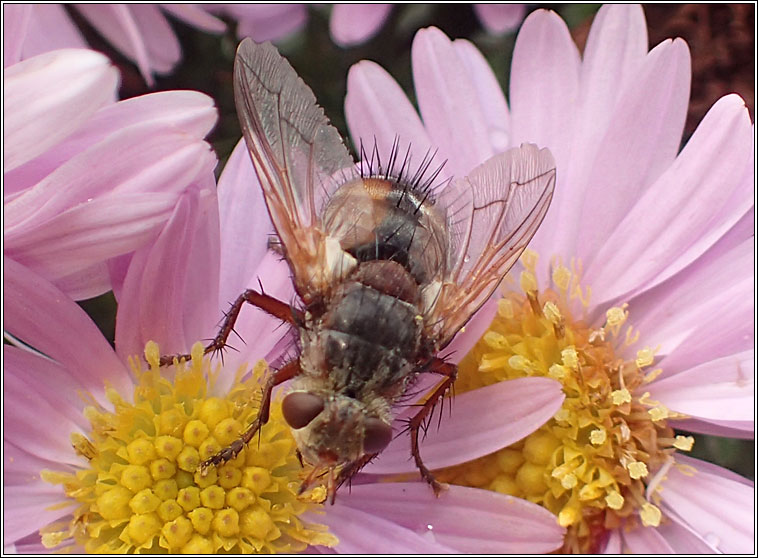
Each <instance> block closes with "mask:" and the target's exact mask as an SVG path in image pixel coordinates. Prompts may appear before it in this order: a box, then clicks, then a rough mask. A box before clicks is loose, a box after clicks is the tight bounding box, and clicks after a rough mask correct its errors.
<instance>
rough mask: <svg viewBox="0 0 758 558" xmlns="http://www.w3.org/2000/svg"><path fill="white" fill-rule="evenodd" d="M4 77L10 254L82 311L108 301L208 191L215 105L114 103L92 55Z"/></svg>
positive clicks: (171, 94) (103, 64)
mask: <svg viewBox="0 0 758 558" xmlns="http://www.w3.org/2000/svg"><path fill="white" fill-rule="evenodd" d="M7 7H8V6H5V7H4V8H7ZM3 76H4V89H3V100H4V127H3V141H4V147H3V186H4V191H3V194H4V198H3V204H4V205H3V213H4V217H5V218H4V221H3V237H4V253H5V255H6V257H8V258H11V259H13V260H15V261H16V262H18V263H20V264H23V265H24V266H26V267H28V268H29V269H31V270H33V271H35V273H37V274H40V275H43V276H44V277H46V278H47V279H48V280H50V281H52V282H53V283H54V284H55V285H56V286H57V287H58V288H59V289H61V290H62V291H64V292H65V293H67V294H68V295H69V296H72V297H74V298H76V299H84V298H90V297H93V296H96V295H99V294H102V293H104V292H106V291H108V290H110V289H111V288H113V287H114V284H118V283H119V281H120V279H119V277H121V275H122V268H123V265H122V264H123V263H125V262H126V261H127V260H128V258H129V256H130V254H131V253H132V252H133V251H134V250H135V249H136V248H138V247H139V246H141V245H143V244H145V243H146V242H149V241H150V240H151V239H152V238H153V237H154V236H155V234H156V232H157V230H158V229H159V228H160V227H161V226H162V224H163V223H165V221H166V220H167V219H168V218H169V216H170V215H171V213H172V211H173V209H174V206H175V205H176V203H177V201H178V199H179V197H180V195H181V193H182V192H183V191H184V190H186V189H187V188H190V187H194V185H196V184H198V183H202V182H207V181H208V180H210V181H211V182H212V181H213V168H214V167H215V164H216V157H215V155H214V153H213V152H212V151H211V149H210V146H209V145H208V144H207V143H206V142H205V141H204V140H203V138H204V136H205V135H206V134H207V133H208V132H209V131H210V129H211V128H212V127H213V126H214V124H215V122H216V110H215V107H214V106H213V101H212V100H211V99H210V98H209V97H207V96H206V95H203V94H201V93H198V92H194V91H167V92H163V93H155V94H151V95H145V96H142V97H136V98H133V99H129V100H126V101H120V102H116V95H117V89H118V81H119V75H118V72H117V71H116V69H115V68H114V67H113V66H112V65H111V63H110V62H109V61H108V59H107V58H106V57H105V56H103V55H102V54H99V53H96V52H94V51H91V50H82V49H63V50H55V51H51V52H46V53H44V54H40V55H38V56H34V57H32V58H28V59H26V60H23V61H21V62H18V63H16V64H13V65H11V66H8V67H6V68H5V69H4V71H3Z"/></svg>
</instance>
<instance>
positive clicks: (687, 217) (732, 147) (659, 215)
mask: <svg viewBox="0 0 758 558" xmlns="http://www.w3.org/2000/svg"><path fill="white" fill-rule="evenodd" d="M752 136H753V131H752V129H751V125H750V117H749V115H748V113H747V109H746V108H745V104H744V101H743V100H742V99H741V98H740V97H738V96H737V95H730V96H727V97H723V98H722V99H721V100H720V101H718V102H717V103H716V104H715V105H714V106H713V108H712V109H711V110H710V111H709V112H708V114H707V115H706V116H705V118H704V119H703V122H702V123H701V124H700V126H699V127H698V129H697V130H696V131H695V133H694V135H693V136H692V138H691V139H690V141H689V142H688V143H687V145H686V146H685V148H684V150H683V151H682V153H681V155H680V156H679V157H678V158H677V160H676V161H675V162H674V164H673V165H671V167H670V168H669V169H668V170H667V171H666V172H665V173H664V174H663V175H662V176H661V177H660V178H659V179H658V180H657V181H656V182H655V184H653V186H651V187H650V188H649V189H648V190H647V191H646V192H645V193H644V194H642V196H641V198H640V199H639V200H638V201H637V202H636V203H635V204H634V207H632V208H631V209H629V210H627V213H626V215H625V216H624V217H623V219H622V220H621V222H620V223H618V224H617V225H616V227H615V229H614V230H612V231H611V234H610V237H609V238H608V239H607V240H606V241H605V242H604V244H603V246H602V247H601V248H600V251H599V252H598V254H597V256H596V257H595V259H594V260H593V262H594V264H592V265H589V266H588V267H587V268H586V272H585V278H586V281H587V282H588V283H589V284H591V285H592V293H593V299H595V298H597V301H598V303H600V302H601V301H604V300H610V299H614V298H616V297H617V296H619V295H622V294H624V293H628V292H630V291H637V292H639V291H640V290H642V289H643V288H649V287H650V286H652V285H651V280H652V279H654V280H655V281H656V282H660V281H662V280H665V279H667V278H668V277H671V276H672V275H673V274H675V273H676V272H677V271H680V270H681V269H683V268H684V267H685V266H686V265H688V264H690V263H692V261H693V260H695V259H696V258H697V257H698V256H700V255H701V254H702V253H703V252H705V251H706V250H707V248H708V247H709V246H711V245H712V244H713V243H714V242H715V241H716V240H718V239H719V238H720V237H721V236H722V235H723V234H724V233H725V232H726V231H728V230H729V229H730V228H731V227H732V226H733V225H734V224H735V223H736V222H737V221H738V220H739V218H740V217H741V216H742V215H744V214H745V212H746V211H747V210H748V209H749V208H750V206H751V204H752V203H753V195H752V169H753V166H754V160H753V145H752V141H751V137H752ZM748 175H749V176H750V177H751V180H749V181H748V180H745V181H741V178H742V177H743V176H748ZM614 189H615V188H614ZM738 190H739V193H740V195H739V198H738V199H737V200H735V201H736V204H735V205H734V206H733V207H727V202H728V201H729V200H730V198H731V197H733V196H734V194H736V193H737V191H738ZM604 207H605V206H604ZM620 269H621V270H624V272H623V273H619V272H618V271H619V270H620Z"/></svg>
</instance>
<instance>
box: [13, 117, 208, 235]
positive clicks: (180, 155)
mask: <svg viewBox="0 0 758 558" xmlns="http://www.w3.org/2000/svg"><path fill="white" fill-rule="evenodd" d="M115 153H118V157H115V156H114V154H115ZM215 162H216V158H215V155H214V154H213V152H212V151H211V150H210V147H209V146H208V144H207V143H205V142H204V141H202V140H200V139H196V138H193V137H191V136H188V135H186V134H184V133H180V132H178V131H171V130H167V129H166V127H165V126H163V125H162V124H160V123H145V124H141V125H139V126H133V127H130V128H126V129H124V130H122V131H121V132H119V133H116V134H112V135H111V136H109V137H108V138H107V139H106V140H104V141H102V142H99V143H97V144H96V145H94V146H93V147H91V148H90V149H88V150H87V151H85V152H83V153H80V154H79V155H77V156H76V157H73V158H72V159H70V160H69V161H67V162H66V163H65V164H63V165H61V166H60V167H58V168H57V169H56V170H55V171H54V172H53V173H51V174H50V175H48V176H47V177H45V178H44V179H43V180H42V181H41V182H39V183H38V184H37V185H35V186H34V187H33V188H31V189H29V190H27V191H25V192H24V193H23V194H22V195H20V196H18V197H16V198H15V199H13V200H12V201H10V202H8V203H6V204H5V214H6V223H5V235H6V241H7V242H11V239H15V238H16V237H17V236H18V235H21V234H24V233H26V232H28V230H29V229H31V228H33V227H36V226H39V224H41V223H43V222H45V221H46V220H48V219H51V218H52V217H54V216H56V215H57V214H59V213H61V212H63V211H64V210H66V209H69V208H71V207H74V206H76V205H78V204H81V203H86V202H89V201H90V200H91V199H94V198H97V197H100V196H103V195H104V194H108V193H110V194H116V193H119V194H122V193H123V194H127V193H129V194H136V193H143V192H165V193H171V192H174V193H178V192H181V191H182V190H184V189H185V188H186V187H187V185H188V183H190V182H191V181H192V180H194V179H195V178H196V177H197V176H198V175H201V174H203V173H207V172H210V170H211V169H212V168H213V166H214V165H215ZM61 184H66V188H61Z"/></svg>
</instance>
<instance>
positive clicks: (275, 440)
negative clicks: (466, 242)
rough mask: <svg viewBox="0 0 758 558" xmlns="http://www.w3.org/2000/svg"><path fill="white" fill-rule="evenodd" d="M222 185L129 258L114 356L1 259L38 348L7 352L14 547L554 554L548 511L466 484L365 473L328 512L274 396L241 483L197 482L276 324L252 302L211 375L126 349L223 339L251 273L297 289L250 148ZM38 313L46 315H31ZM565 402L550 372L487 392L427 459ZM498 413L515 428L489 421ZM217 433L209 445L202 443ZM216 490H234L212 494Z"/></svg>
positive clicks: (472, 448) (519, 431) (38, 281)
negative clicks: (442, 485) (434, 484)
mask: <svg viewBox="0 0 758 558" xmlns="http://www.w3.org/2000/svg"><path fill="white" fill-rule="evenodd" d="M215 195H216V194H215V191H214V189H213V188H212V187H208V188H203V189H200V188H198V189H193V190H189V191H187V192H185V193H184V194H182V197H181V200H180V202H179V203H178V204H177V205H176V207H175V209H174V211H173V213H172V215H171V218H170V219H169V220H168V221H167V222H166V223H165V226H164V227H163V228H162V230H161V233H160V235H159V236H158V238H157V240H156V241H155V242H154V243H152V244H149V245H146V246H144V247H142V248H140V249H138V250H136V252H135V253H134V255H133V256H132V257H131V259H130V262H129V266H128V268H127V271H126V273H125V278H124V281H123V287H122V288H121V291H120V297H119V313H118V320H117V331H116V349H115V351H114V350H113V349H111V347H110V346H109V345H108V344H107V342H106V341H105V340H104V339H103V338H102V336H101V335H100V333H99V332H98V331H97V328H96V327H95V325H94V324H93V323H92V322H90V321H89V319H88V318H87V317H86V315H85V314H84V313H83V312H82V311H81V309H80V308H79V307H78V306H77V305H76V304H74V303H73V302H72V301H70V300H69V299H68V298H67V297H66V296H65V295H64V294H63V293H62V292H60V291H59V290H58V289H57V288H56V287H55V286H53V285H52V284H50V283H49V282H48V281H47V280H45V279H44V278H42V277H41V276H39V275H37V274H36V273H34V272H33V271H31V270H29V269H28V268H25V267H24V266H22V265H21V264H18V263H16V262H14V261H13V260H10V259H8V258H6V260H5V269H6V284H5V294H4V296H5V310H6V314H5V318H6V328H7V330H8V331H9V333H10V334H11V335H12V336H13V338H15V339H19V340H21V341H23V342H24V343H25V344H26V345H28V346H29V347H33V348H34V349H36V350H37V351H40V353H37V352H33V351H31V350H29V349H28V348H27V347H25V346H19V347H16V346H8V345H6V347H5V348H4V356H5V359H6V367H5V377H6V384H5V385H6V392H5V407H4V409H5V410H4V417H5V430H4V444H5V451H4V455H5V457H4V472H5V479H6V485H5V491H6V501H5V505H6V507H5V515H4V517H5V519H4V527H5V534H6V537H7V539H8V541H9V544H12V545H13V546H12V548H13V549H14V550H16V551H19V552H31V551H35V552H39V551H44V550H46V548H43V546H42V545H40V540H41V541H42V542H43V543H44V544H45V545H46V546H47V547H50V546H56V545H73V546H70V547H69V546H66V548H71V549H72V550H75V551H81V550H82V549H85V550H88V551H90V552H102V551H105V550H109V551H115V550H122V551H129V550H138V549H142V550H150V549H154V550H157V549H158V546H153V545H159V546H160V548H162V549H166V548H168V549H170V550H172V551H178V550H183V551H187V552H192V553H199V552H207V551H215V550H218V549H219V548H220V546H218V545H220V544H222V543H221V542H219V541H222V540H223V541H226V542H223V544H226V545H227V546H225V547H224V548H226V549H228V550H229V549H231V550H232V551H237V552H241V551H251V550H253V549H257V550H262V551H267V552H274V551H278V552H292V551H297V550H302V549H303V548H304V547H305V543H309V544H312V545H314V546H316V547H318V546H323V545H327V546H330V545H334V544H335V543H337V540H338V541H339V544H338V545H337V546H336V550H337V551H343V552H364V553H365V552H376V551H386V552H422V551H423V552H429V551H433V552H452V551H458V552H461V551H472V552H473V551H478V552H485V551H488V550H492V549H496V548H498V549H502V548H504V549H508V550H511V551H513V552H546V551H549V550H551V549H554V548H556V547H557V546H558V545H560V543H561V540H562V536H563V532H564V530H563V529H562V528H561V527H559V526H558V525H557V524H556V522H555V517H554V516H553V515H552V514H550V513H549V512H547V511H546V510H544V509H542V508H540V507H539V506H536V505H534V504H531V503H529V502H526V501H523V500H519V499H517V498H512V497H508V496H503V495H499V494H496V493H493V492H487V491H481V490H476V489H470V488H465V487H451V488H450V490H449V491H447V492H446V493H445V494H443V495H442V496H441V498H440V499H439V500H438V499H436V498H435V497H434V495H433V493H432V491H431V489H430V488H429V487H428V486H427V485H426V483H423V482H394V483H382V484H372V483H371V482H370V478H371V477H370V476H369V475H365V476H364V477H363V479H357V480H360V481H361V483H362V484H360V485H355V486H353V490H352V493H351V492H350V491H349V490H348V489H347V487H344V488H343V490H341V491H340V493H339V494H338V497H337V503H336V505H334V506H320V505H317V504H313V503H308V502H307V501H303V500H302V499H298V498H297V497H296V490H297V487H298V486H299V483H300V479H299V477H300V475H301V469H300V466H299V465H298V463H297V460H296V458H295V456H294V446H293V440H292V438H291V436H290V435H289V429H288V428H287V427H286V424H285V423H284V421H283V418H282V416H281V412H280V411H279V410H278V406H277V404H275V405H274V407H273V410H272V417H271V420H270V421H269V423H267V425H266V426H265V427H264V428H263V430H262V433H261V436H262V437H261V442H260V450H257V449H255V450H254V449H253V448H252V447H251V448H250V449H249V450H247V454H246V455H245V456H243V457H241V458H239V459H241V460H242V464H241V465H240V467H239V468H240V470H241V472H240V473H239V474H240V475H242V476H241V477H240V478H241V480H240V478H238V477H236V476H235V475H237V474H238V473H233V472H231V469H230V468H229V467H231V466H232V465H231V464H230V465H229V466H226V468H225V469H224V470H223V471H221V470H219V473H218V474H223V475H225V476H223V479H228V480H222V479H220V480H218V484H213V486H209V483H211V482H213V480H210V481H205V480H204V477H198V476H197V475H195V476H194V477H193V475H192V474H191V472H193V471H194V470H195V468H196V466H197V461H198V459H200V458H204V456H206V455H208V454H210V453H213V452H215V451H217V449H214V447H215V446H214V445H213V444H214V443H215V444H216V445H218V443H226V442H224V441H223V440H224V438H223V437H224V436H226V435H227V434H225V432H227V433H229V432H232V431H234V432H235V434H234V436H236V435H237V434H236V432H238V431H239V428H240V424H242V423H245V422H247V421H249V420H250V419H251V417H252V414H251V413H254V412H255V406H254V405H248V404H247V402H249V401H250V400H251V399H254V398H255V397H256V396H257V394H258V393H259V384H257V383H256V381H255V378H250V374H246V376H247V378H248V379H242V380H240V378H241V376H242V375H243V374H244V373H245V371H249V370H250V367H249V366H246V367H244V368H239V366H240V365H242V364H244V363H246V362H247V363H250V364H251V365H252V363H255V362H256V361H257V360H258V359H259V358H262V357H268V358H269V359H274V358H276V357H277V355H280V354H281V351H282V347H281V343H280V340H281V337H282V331H281V330H280V329H279V330H278V329H277V328H278V327H279V325H280V324H279V323H278V322H277V320H274V319H272V318H270V317H267V316H265V315H263V314H262V313H261V312H259V311H258V310H257V309H254V308H252V307H245V308H244V309H243V311H242V313H241V315H240V320H239V321H238V322H237V326H236V328H235V329H236V331H237V332H238V333H239V334H240V336H241V337H242V338H243V339H244V340H245V341H246V343H243V342H233V343H232V344H233V345H235V347H236V349H238V352H235V351H228V352H227V353H226V354H225V357H224V361H223V366H222V367H221V368H219V369H218V371H217V372H211V371H209V368H211V369H212V368H218V367H219V365H220V364H221V363H220V362H218V363H215V364H210V363H209V362H208V360H207V359H206V360H205V362H204V363H202V365H201V364H200V360H201V359H200V358H199V354H198V355H197V358H196V360H195V361H193V362H194V363H195V364H193V366H191V367H186V366H185V367H184V369H183V370H181V371H178V372H175V373H176V377H175V381H172V380H170V378H171V377H172V375H173V374H172V373H171V372H170V371H169V370H166V369H158V368H157V367H153V368H152V370H148V369H145V365H144V363H143V364H142V365H141V367H140V366H137V364H136V362H137V361H132V363H131V364H128V360H127V359H128V358H129V357H134V356H136V355H140V354H142V352H143V351H145V346H146V345H147V347H148V349H147V351H146V354H147V355H148V360H150V361H151V362H152V363H153V364H155V358H156V354H157V352H156V351H157V349H155V348H154V344H153V343H147V342H148V341H151V342H157V343H158V344H159V346H160V352H161V353H171V352H176V351H185V350H189V349H190V347H191V346H192V344H193V343H194V342H195V341H196V340H198V339H202V338H207V337H209V336H210V335H213V334H214V333H215V330H216V327H217V326H216V323H217V321H218V319H219V318H220V317H221V316H222V312H223V311H224V310H225V309H226V308H227V305H228V302H229V300H230V299H231V298H234V297H236V295H237V294H238V293H239V292H240V291H241V290H242V289H243V288H244V287H245V286H256V287H257V286H258V279H260V280H261V282H262V283H263V285H264V288H266V291H267V292H269V293H270V294H273V295H275V296H277V297H279V298H280V299H283V300H288V299H290V298H291V297H292V294H293V291H292V286H291V282H290V281H289V279H288V269H287V266H286V265H285V264H284V263H283V262H281V261H279V257H278V256H275V255H272V254H271V253H270V252H267V239H268V233H269V232H270V231H271V224H270V221H269V218H268V215H267V213H266V210H265V206H264V204H263V199H262V195H261V190H260V187H259V186H258V184H257V179H256V177H255V173H254V171H253V168H252V164H251V163H250V160H249V157H248V154H247V153H246V151H245V148H244V145H242V144H240V145H239V146H238V147H237V149H236V150H235V152H234V153H233V154H232V156H231V158H230V159H229V162H228V163H227V166H226V168H225V170H224V173H223V175H222V177H221V179H220V181H219V187H218V198H219V201H218V205H217V204H216V199H215ZM43 313H44V315H45V317H46V319H45V320H39V319H38V316H39V315H41V314H43ZM198 347H199V345H198ZM43 354H44V355H45V356H43ZM150 355H152V356H150ZM130 369H131V370H130ZM255 370H259V369H258V368H255ZM237 371H239V375H237V376H236V377H235V372H237ZM162 375H164V376H165V378H161V376H162ZM104 382H105V384H106V385H107V386H108V388H112V389H110V391H109V390H108V389H106V388H105V386H104ZM135 386H136V387H135ZM155 386H160V389H155ZM527 393H528V394H529V396H528V397H527V396H525V394H527ZM32 394H34V395H33V396H32ZM78 394H85V395H84V397H83V398H82V397H80V396H79V395H78ZM87 394H90V395H87ZM234 394H237V395H236V396H235V395H234ZM211 396H212V397H211ZM235 397H236V398H237V399H235ZM562 399H563V396H562V394H561V393H560V390H559V389H558V384H557V383H556V382H553V381H551V380H546V379H542V378H533V379H524V380H517V381H514V382H509V383H503V384H501V385H497V386H491V387H490V388H485V389H482V390H477V391H476V392H472V393H471V394H468V395H467V396H461V397H460V398H458V400H457V401H456V403H455V409H454V412H453V414H452V418H450V419H449V420H448V419H446V420H445V424H443V425H442V428H441V429H440V430H439V432H436V433H435V432H432V431H430V435H429V439H428V440H427V442H426V443H425V445H424V446H423V450H422V451H424V452H425V453H426V455H427V456H428V457H427V460H428V462H429V463H432V464H435V465H437V466H443V465H445V464H448V463H451V462H455V459H451V457H450V448H455V453H456V455H459V456H461V457H462V458H465V459H467V458H469V457H477V456H478V455H480V453H479V452H480V451H489V450H488V449H487V448H491V447H497V446H499V445H502V444H507V443H510V442H511V441H513V440H515V439H518V438H520V437H522V436H523V435H524V434H525V433H528V432H531V431H532V430H533V429H534V428H535V427H536V426H537V425H539V424H541V423H542V422H544V420H546V419H547V418H548V417H549V416H551V415H552V414H553V412H554V411H555V409H557V408H558V407H559V406H560V403H561V401H562ZM220 401H224V402H225V403H223V404H222V403H219V402H220ZM235 401H237V402H238V403H239V402H245V405H243V406H240V405H239V404H235ZM40 402H44V404H40ZM483 402H488V403H489V404H490V405H492V409H491V411H492V412H491V413H489V414H488V415H486V416H485V415H482V414H480V413H476V412H475V408H474V406H476V405H481V404H482V403H483ZM87 405H90V406H91V408H90V409H89V410H87V411H86V412H85V415H83V414H82V410H83V408H84V407H85V406H87ZM240 412H241V413H242V414H240ZM177 413H178V414H177ZM224 413H226V414H224ZM230 415H231V416H230ZM85 416H86V417H87V418H86V419H85ZM224 417H226V418H224ZM233 417H236V418H233ZM88 421H89V423H88ZM224 421H226V422H224ZM230 421H231V422H230ZM235 421H238V422H235ZM503 422H510V423H512V428H511V429H510V430H508V431H506V430H503V429H500V428H497V429H495V428H494V426H495V425H499V424H501V423H503ZM199 423H203V424H199ZM153 425H154V426H153ZM204 425H206V426H204ZM225 425H226V426H225ZM234 425H236V426H234ZM203 429H205V430H203ZM203 432H204V433H203ZM209 432H212V433H213V436H214V438H212V439H213V440H214V442H211V441H209V440H211V438H204V436H206V435H207V434H208V433H209ZM216 437H218V438H219V440H220V442H215V440H216ZM490 438H492V440H490ZM87 440H89V442H87ZM203 440H204V441H203ZM72 443H73V446H74V449H72V447H71V444H72ZM403 446H404V447H403ZM407 446H408V442H407V438H403V437H401V438H400V439H399V440H398V441H396V443H393V444H392V445H391V446H390V448H388V449H387V452H386V459H385V458H384V457H383V458H382V459H381V460H379V461H377V463H376V467H384V469H383V470H384V471H389V470H392V471H393V472H403V471H409V472H410V471H411V470H412V469H411V466H409V464H408V463H407V458H408V447H407ZM194 448H197V450H195V449H194ZM85 456H88V457H85ZM43 471H44V472H43ZM88 471H89V472H88ZM93 471H94V473H93ZM185 471H186V472H185ZM77 472H78V474H77ZM95 473H96V474H95ZM98 475H100V476H98ZM188 475H189V476H188ZM97 478H112V479H114V482H115V485H113V484H110V485H107V486H100V488H98V487H97V484H96V483H95V479H97ZM235 478H236V479H237V480H236V481H235V480H234V479H235ZM43 479H44V480H43ZM159 479H160V480H159ZM193 479H194V480H193ZM227 482H228V483H231V484H230V485H229V486H227V484H225V483H227ZM51 483H53V484H51ZM240 483H241V484H240ZM261 483H262V484H261ZM271 483H275V488H276V492H271V491H270V490H269V487H271V486H272V484H271ZM116 485H117V486H116ZM231 486H236V488H234V489H232V488H231ZM193 487H196V490H195V489H194V488H193ZM213 487H215V488H213ZM220 487H226V488H224V489H223V490H225V491H226V492H225V493H224V492H221V493H220V495H219V494H217V492H219V490H221V488H220ZM243 489H244V490H243ZM251 494H254V495H253V496H250V495H251ZM271 494H275V496H271ZM256 495H257V496H256ZM198 498H199V499H198ZM219 498H220V499H219ZM250 498H252V500H251V499H250ZM75 499H77V500H78V502H77V501H75ZM314 499H316V500H318V495H317V494H316V495H314ZM214 502H219V504H218V506H217V505H216V504H214ZM222 502H226V504H223V503H222ZM253 502H257V503H253ZM272 502H274V503H276V502H279V503H280V506H279V507H278V508H277V507H276V506H274V507H273V508H272V507H271V505H272ZM232 504H234V505H232ZM272 509H273V510H274V511H273V512H272V511H271V510H272ZM198 510H199V511H198ZM320 525H321V527H319V526H320ZM323 525H327V526H328V527H329V532H330V533H331V534H329V533H326V532H324V530H323ZM503 525H505V526H506V528H503ZM38 530H41V534H42V537H41V539H40V535H39V534H38V533H37V531H38ZM98 532H99V533H100V536H99V538H97V537H95V536H94V533H98ZM89 533H91V534H92V535H90V534H89ZM209 533H211V534H213V536H211V535H210V534H209ZM206 535H207V536H206ZM217 535H218V536H217ZM334 536H336V537H337V539H335V538H334ZM219 537H222V538H219ZM223 537H225V538H223Z"/></svg>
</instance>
